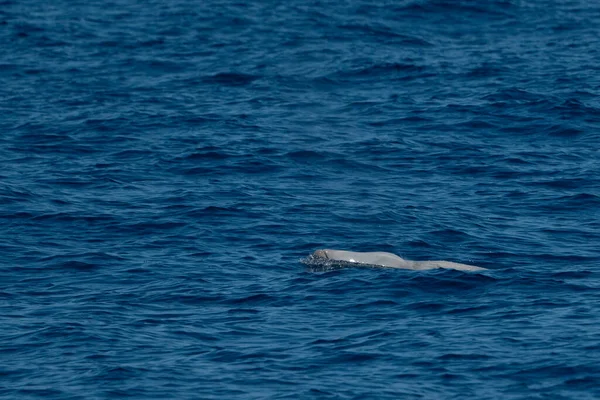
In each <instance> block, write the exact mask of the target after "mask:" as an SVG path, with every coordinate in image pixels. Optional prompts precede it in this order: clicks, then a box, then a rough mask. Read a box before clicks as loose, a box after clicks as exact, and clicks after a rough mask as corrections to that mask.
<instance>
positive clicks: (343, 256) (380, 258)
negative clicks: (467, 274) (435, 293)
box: [309, 249, 486, 271]
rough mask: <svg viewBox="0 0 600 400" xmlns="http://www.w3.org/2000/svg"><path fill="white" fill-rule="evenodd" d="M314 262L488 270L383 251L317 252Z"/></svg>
mask: <svg viewBox="0 0 600 400" xmlns="http://www.w3.org/2000/svg"><path fill="white" fill-rule="evenodd" d="M309 261H312V262H333V263H336V262H337V263H344V264H359V265H361V264H362V265H365V266H375V267H387V268H401V269H412V270H418V271H421V270H427V269H435V268H446V269H455V270H458V271H485V270H486V268H481V267H476V266H474V265H467V264H460V263H455V262H451V261H410V260H405V259H403V258H402V257H399V256H397V255H395V254H392V253H386V252H383V251H376V252H369V253H360V252H357V251H346V250H330V249H324V250H317V251H315V252H314V253H312V255H311V256H310V257H309Z"/></svg>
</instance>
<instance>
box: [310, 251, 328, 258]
mask: <svg viewBox="0 0 600 400" xmlns="http://www.w3.org/2000/svg"><path fill="white" fill-rule="evenodd" d="M313 257H316V258H325V259H328V258H329V257H328V256H327V250H317V251H315V252H314V253H313Z"/></svg>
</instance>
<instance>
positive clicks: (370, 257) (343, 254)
mask: <svg viewBox="0 0 600 400" xmlns="http://www.w3.org/2000/svg"><path fill="white" fill-rule="evenodd" d="M314 255H315V256H320V257H322V258H325V259H328V260H332V261H344V262H349V263H357V264H369V265H380V266H384V267H392V268H412V266H411V262H410V261H407V260H405V259H403V258H401V257H399V256H397V255H395V254H392V253H386V252H383V251H375V252H365V253H362V252H357V251H346V250H330V249H326V250H317V251H316V252H315V253H314Z"/></svg>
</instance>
